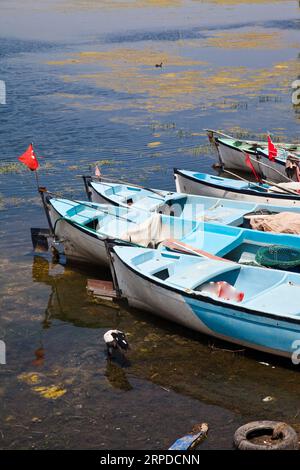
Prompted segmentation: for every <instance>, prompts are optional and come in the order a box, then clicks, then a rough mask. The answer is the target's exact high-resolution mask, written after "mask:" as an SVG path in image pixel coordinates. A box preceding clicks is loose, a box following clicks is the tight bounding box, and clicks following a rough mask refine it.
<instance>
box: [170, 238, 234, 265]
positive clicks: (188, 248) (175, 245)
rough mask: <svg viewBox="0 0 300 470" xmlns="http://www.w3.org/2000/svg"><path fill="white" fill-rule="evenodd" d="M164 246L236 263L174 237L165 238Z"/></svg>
mask: <svg viewBox="0 0 300 470" xmlns="http://www.w3.org/2000/svg"><path fill="white" fill-rule="evenodd" d="M163 246H165V247H166V248H170V250H176V251H181V252H182V253H187V254H189V253H192V254H194V255H197V256H201V257H204V258H208V259H212V260H216V261H224V262H227V263H234V262H233V261H230V260H228V259H224V258H220V257H219V256H215V255H213V254H211V253H209V252H208V251H204V250H199V248H194V247H193V246H191V245H188V244H187V243H184V242H181V241H178V240H174V239H173V238H170V239H168V240H165V241H164V242H163Z"/></svg>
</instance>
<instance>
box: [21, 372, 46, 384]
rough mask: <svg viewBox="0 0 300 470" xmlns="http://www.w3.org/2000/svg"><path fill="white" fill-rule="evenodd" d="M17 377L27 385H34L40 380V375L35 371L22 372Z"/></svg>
mask: <svg viewBox="0 0 300 470" xmlns="http://www.w3.org/2000/svg"><path fill="white" fill-rule="evenodd" d="M18 379H19V380H22V382H25V383H27V384H28V385H34V384H38V383H40V382H41V376H40V374H37V373H36V372H24V373H23V374H21V375H19V376H18Z"/></svg>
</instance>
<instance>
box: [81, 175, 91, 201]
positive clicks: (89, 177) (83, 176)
mask: <svg viewBox="0 0 300 470" xmlns="http://www.w3.org/2000/svg"><path fill="white" fill-rule="evenodd" d="M82 179H83V182H84V187H85V192H86V195H87V198H88V200H89V201H92V194H91V191H90V189H89V181H91V180H92V177H91V176H87V175H82Z"/></svg>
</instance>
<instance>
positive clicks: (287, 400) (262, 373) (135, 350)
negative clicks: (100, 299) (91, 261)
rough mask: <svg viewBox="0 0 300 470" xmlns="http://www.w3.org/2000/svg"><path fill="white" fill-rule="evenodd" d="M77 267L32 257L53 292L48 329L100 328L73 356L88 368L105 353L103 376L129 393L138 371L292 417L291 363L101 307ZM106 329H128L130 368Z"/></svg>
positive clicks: (171, 385)
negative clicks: (110, 351)
mask: <svg viewBox="0 0 300 470" xmlns="http://www.w3.org/2000/svg"><path fill="white" fill-rule="evenodd" d="M73 269H74V268H73ZM73 269H70V268H64V267H61V266H59V265H52V264H51V263H49V261H48V260H47V259H45V258H43V257H40V256H35V257H34V260H33V268H32V273H33V279H34V282H39V283H43V284H46V285H48V286H49V287H50V289H51V290H50V295H49V300H48V303H47V308H46V309H45V319H44V321H43V327H45V326H46V327H49V326H51V325H52V326H53V322H54V321H57V320H60V321H63V322H70V323H71V324H73V325H75V326H80V327H89V328H93V329H97V331H99V334H98V338H99V340H98V342H97V344H98V346H97V347H96V348H95V345H88V344H87V345H83V344H82V342H81V341H80V342H79V345H78V349H77V352H76V355H77V357H78V360H79V361H80V362H83V363H84V364H88V365H89V367H90V368H93V366H95V367H96V368H97V367H98V365H99V360H100V356H101V364H103V365H104V364H105V372H104V375H105V377H106V379H107V380H108V382H109V383H110V385H111V386H112V387H113V388H118V389H120V390H130V389H131V384H130V380H131V379H130V377H132V376H138V377H141V378H143V379H147V380H149V381H152V382H153V383H156V384H159V385H161V386H163V387H166V388H168V389H173V390H176V391H178V392H180V393H181V394H184V395H189V396H191V397H193V398H196V399H198V400H203V401H206V402H208V403H216V404H219V405H221V406H224V407H225V408H228V409H233V410H234V411H237V412H239V413H242V414H244V415H248V416H252V417H257V416H262V417H263V416H264V417H266V416H268V417H274V418H275V417H276V418H277V419H278V418H280V419H283V418H285V419H287V418H289V419H291V417H292V416H294V415H295V414H296V412H297V409H298V406H299V405H298V399H299V394H300V383H299V381H298V372H297V369H296V368H295V367H293V366H292V365H290V363H289V362H288V361H286V360H281V359H277V358H275V357H273V356H268V355H264V354H260V353H255V352H252V351H250V350H246V351H245V352H244V353H240V352H239V353H235V352H234V351H235V350H236V349H238V348H236V347H235V346H233V345H230V344H227V343H223V342H221V341H215V340H212V339H211V338H208V337H206V336H202V335H199V334H197V333H194V332H191V331H188V330H185V329H183V328H181V327H179V326H177V325H174V324H172V323H170V322H166V321H163V320H161V319H159V318H156V317H155V316H153V315H149V314H146V313H143V312H140V311H137V310H135V311H133V310H129V309H128V308H127V307H126V305H123V304H121V305H120V306H119V307H118V308H110V307H109V306H107V305H102V304H96V303H94V301H93V299H92V298H90V297H89V296H88V295H87V293H86V279H87V277H86V275H84V274H82V271H80V272H77V271H76V270H73ZM81 269H82V268H81ZM109 328H118V329H121V330H122V331H124V332H126V335H127V336H128V339H129V342H130V345H131V348H132V349H131V351H130V363H131V366H130V367H129V368H125V369H124V368H120V367H119V365H118V364H116V363H114V362H110V361H108V362H106V357H105V354H104V344H103V342H102V335H103V332H104V331H105V329H109ZM50 330H51V328H50ZM79 330H80V331H82V328H79ZM65 340H66V341H67V335H66V338H65ZM265 396H273V397H274V401H273V402H271V403H270V404H269V403H267V404H266V403H265V402H263V401H262V399H263V398H264V397H265Z"/></svg>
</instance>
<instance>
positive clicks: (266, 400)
mask: <svg viewBox="0 0 300 470" xmlns="http://www.w3.org/2000/svg"><path fill="white" fill-rule="evenodd" d="M274 400H275V398H274V397H271V396H267V397H265V398H263V399H262V401H264V402H265V403H268V402H269V401H274Z"/></svg>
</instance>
